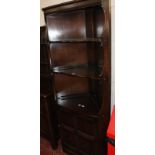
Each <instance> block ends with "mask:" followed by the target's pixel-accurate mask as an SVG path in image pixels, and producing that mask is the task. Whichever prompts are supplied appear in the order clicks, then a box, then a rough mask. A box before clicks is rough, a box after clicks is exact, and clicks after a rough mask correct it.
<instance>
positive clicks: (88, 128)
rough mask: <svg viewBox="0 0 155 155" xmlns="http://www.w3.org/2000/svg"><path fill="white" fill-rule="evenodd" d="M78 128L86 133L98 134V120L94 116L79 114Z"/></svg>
mask: <svg viewBox="0 0 155 155" xmlns="http://www.w3.org/2000/svg"><path fill="white" fill-rule="evenodd" d="M77 129H78V130H79V131H81V132H84V133H86V134H89V135H92V136H97V132H98V130H97V120H96V119H94V118H85V117H82V116H77Z"/></svg>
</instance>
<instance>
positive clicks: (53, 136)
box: [40, 26, 58, 149]
mask: <svg viewBox="0 0 155 155" xmlns="http://www.w3.org/2000/svg"><path fill="white" fill-rule="evenodd" d="M49 50H50V49H49V43H48V35H47V29H46V27H45V26H43V27H40V131H41V135H42V136H45V137H46V138H48V139H49V141H50V142H51V146H52V147H53V149H56V148H57V145H58V144H57V143H58V128H57V127H58V126H57V125H58V123H57V117H56V114H55V111H56V110H55V109H54V106H53V104H52V103H54V93H53V88H52V86H53V85H52V74H51V73H50V66H51V65H50V63H51V58H50V55H49Z"/></svg>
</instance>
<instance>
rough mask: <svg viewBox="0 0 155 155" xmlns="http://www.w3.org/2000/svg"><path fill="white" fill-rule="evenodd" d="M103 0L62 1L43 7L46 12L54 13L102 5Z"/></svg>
mask: <svg viewBox="0 0 155 155" xmlns="http://www.w3.org/2000/svg"><path fill="white" fill-rule="evenodd" d="M101 4H102V0H74V1H69V2H64V3H60V4H57V5H52V6H48V7H46V8H43V9H42V10H43V11H44V13H45V14H51V13H52V14H53V13H58V12H62V11H63V12H64V11H72V10H75V9H81V8H83V9H84V8H87V7H92V6H101Z"/></svg>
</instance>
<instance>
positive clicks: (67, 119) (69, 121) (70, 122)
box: [59, 110, 75, 128]
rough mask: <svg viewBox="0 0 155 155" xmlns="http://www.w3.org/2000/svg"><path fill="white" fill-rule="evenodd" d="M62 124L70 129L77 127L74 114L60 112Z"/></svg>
mask: <svg viewBox="0 0 155 155" xmlns="http://www.w3.org/2000/svg"><path fill="white" fill-rule="evenodd" d="M59 118H60V124H64V125H67V126H69V127H72V128H74V127H75V117H74V115H73V113H71V112H68V111H64V110H60V112H59Z"/></svg>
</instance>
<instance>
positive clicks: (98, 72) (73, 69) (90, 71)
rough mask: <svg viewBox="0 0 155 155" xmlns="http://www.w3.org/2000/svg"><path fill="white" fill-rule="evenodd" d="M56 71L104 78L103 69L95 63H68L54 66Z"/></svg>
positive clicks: (92, 77) (78, 75) (71, 74)
mask: <svg viewBox="0 0 155 155" xmlns="http://www.w3.org/2000/svg"><path fill="white" fill-rule="evenodd" d="M53 72H54V73H61V74H66V75H70V76H77V77H86V78H91V79H102V78H103V71H102V69H101V68H99V67H95V66H93V65H90V66H88V65H66V66H59V67H54V68H53Z"/></svg>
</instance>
